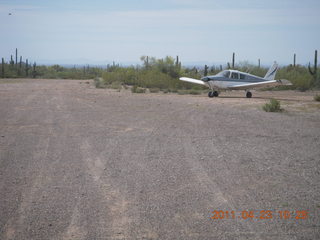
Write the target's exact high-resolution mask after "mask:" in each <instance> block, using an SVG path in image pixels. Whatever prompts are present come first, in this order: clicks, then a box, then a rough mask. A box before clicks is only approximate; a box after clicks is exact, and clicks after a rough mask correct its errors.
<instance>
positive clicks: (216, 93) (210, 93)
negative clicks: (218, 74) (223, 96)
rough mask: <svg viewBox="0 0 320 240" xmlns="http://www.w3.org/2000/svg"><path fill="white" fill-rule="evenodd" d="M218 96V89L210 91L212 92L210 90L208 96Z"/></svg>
mask: <svg viewBox="0 0 320 240" xmlns="http://www.w3.org/2000/svg"><path fill="white" fill-rule="evenodd" d="M218 96H219V93H218V91H210V92H208V97H209V98H213V97H218Z"/></svg>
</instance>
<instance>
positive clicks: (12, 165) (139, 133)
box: [0, 79, 320, 240]
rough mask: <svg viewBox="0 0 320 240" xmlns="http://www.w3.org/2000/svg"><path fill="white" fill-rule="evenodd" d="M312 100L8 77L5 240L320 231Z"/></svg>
mask: <svg viewBox="0 0 320 240" xmlns="http://www.w3.org/2000/svg"><path fill="white" fill-rule="evenodd" d="M314 94H315V93H313V92H306V93H299V92H293V91H287V92H253V98H252V99H247V98H245V97H244V92H237V91H233V92H227V93H221V95H220V96H221V97H219V98H214V99H209V98H208V97H206V95H200V96H192V95H176V94H160V93H159V94H132V93H131V92H130V91H129V90H122V91H121V92H117V91H115V90H106V89H95V88H94V86H93V82H92V81H84V80H82V81H78V80H19V79H18V80H17V79H16V80H12V79H11V80H10V79H8V80H2V81H0V193H1V198H0V239H190V240H191V239H320V215H319V213H320V185H319V182H320V171H319V161H320V147H319V145H320V144H319V143H320V103H317V102H315V101H313V95H314ZM271 97H273V98H277V99H280V101H281V104H282V107H283V108H284V110H285V111H284V112H282V113H266V112H264V111H263V110H261V106H262V104H264V103H266V102H268V99H269V98H271ZM214 211H223V213H224V214H225V215H224V219H212V218H214V216H215V214H214ZM226 211H228V216H227V213H226ZM232 211H234V212H232ZM249 211H253V214H254V215H253V216H254V217H253V218H251V217H248V216H249V215H248V214H247V213H250V212H249ZM267 211H269V212H267ZM279 211H289V213H290V217H289V218H288V219H284V218H282V219H281V217H280V216H279ZM306 211H307V213H308V215H307V216H305V215H303V214H305V213H306ZM270 213H272V218H271V217H269V218H270V219H266V218H267V217H268V216H270V215H268V214H270ZM220 214H221V215H219V216H220V218H222V217H223V215H222V212H221V213H220ZM250 216H252V215H250ZM247 217H248V218H247ZM245 218H247V219H245ZM296 218H298V219H296ZM300 218H301V219H300Z"/></svg>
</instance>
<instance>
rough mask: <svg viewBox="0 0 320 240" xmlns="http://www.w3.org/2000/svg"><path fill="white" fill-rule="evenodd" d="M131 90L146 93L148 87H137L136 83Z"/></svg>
mask: <svg viewBox="0 0 320 240" xmlns="http://www.w3.org/2000/svg"><path fill="white" fill-rule="evenodd" d="M131 92H132V93H145V92H146V89H145V88H141V87H137V86H136V85H134V86H133V87H132V88H131Z"/></svg>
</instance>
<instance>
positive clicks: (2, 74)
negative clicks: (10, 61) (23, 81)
mask: <svg viewBox="0 0 320 240" xmlns="http://www.w3.org/2000/svg"><path fill="white" fill-rule="evenodd" d="M1 77H2V78H4V58H2V61H1Z"/></svg>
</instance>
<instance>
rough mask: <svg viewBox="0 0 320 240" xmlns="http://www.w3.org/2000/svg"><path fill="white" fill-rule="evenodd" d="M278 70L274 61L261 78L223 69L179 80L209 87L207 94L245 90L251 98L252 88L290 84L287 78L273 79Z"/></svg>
mask: <svg viewBox="0 0 320 240" xmlns="http://www.w3.org/2000/svg"><path fill="white" fill-rule="evenodd" d="M277 70H278V64H277V63H276V62H275V63H274V64H273V65H272V66H271V68H270V69H269V70H268V72H267V73H266V75H265V76H264V77H263V78H262V77H259V76H255V75H252V74H249V73H245V72H240V71H237V70H224V71H221V72H219V73H218V74H216V75H213V76H205V77H203V78H201V80H198V79H193V78H188V77H181V78H180V80H181V81H185V82H190V83H196V84H200V85H204V86H207V87H209V88H210V92H209V93H208V96H209V97H210V98H212V97H218V96H219V90H222V89H227V90H245V91H246V97H247V98H251V97H252V93H251V92H250V90H251V89H253V88H261V87H266V86H276V85H292V84H291V83H290V82H289V81H288V80H285V79H282V80H275V76H276V73H277Z"/></svg>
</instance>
